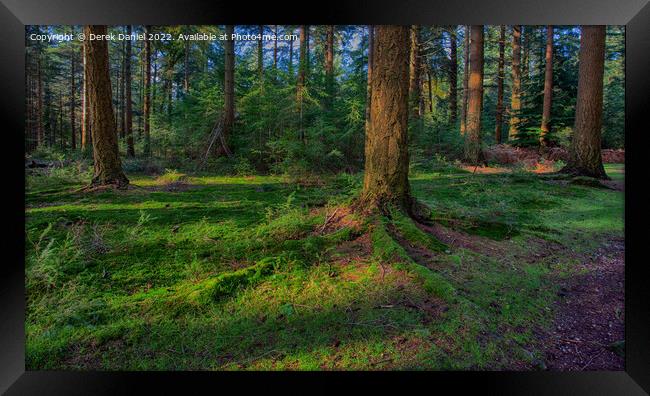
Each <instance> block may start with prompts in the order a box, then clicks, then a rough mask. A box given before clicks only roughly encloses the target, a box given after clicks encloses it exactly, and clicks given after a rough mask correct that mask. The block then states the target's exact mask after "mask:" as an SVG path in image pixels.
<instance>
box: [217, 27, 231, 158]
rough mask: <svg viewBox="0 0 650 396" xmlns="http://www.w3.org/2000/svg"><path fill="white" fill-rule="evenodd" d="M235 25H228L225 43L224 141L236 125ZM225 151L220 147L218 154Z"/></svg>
mask: <svg viewBox="0 0 650 396" xmlns="http://www.w3.org/2000/svg"><path fill="white" fill-rule="evenodd" d="M234 32H235V26H234V25H226V36H227V40H226V41H225V42H224V47H225V64H224V66H225V67H224V70H225V74H224V123H223V137H224V140H225V141H227V139H229V138H230V135H232V132H233V128H234V125H235V41H234V39H233V37H232V36H233V33H234ZM224 151H225V149H224V148H223V147H220V149H219V151H218V154H222V153H223V152H224Z"/></svg>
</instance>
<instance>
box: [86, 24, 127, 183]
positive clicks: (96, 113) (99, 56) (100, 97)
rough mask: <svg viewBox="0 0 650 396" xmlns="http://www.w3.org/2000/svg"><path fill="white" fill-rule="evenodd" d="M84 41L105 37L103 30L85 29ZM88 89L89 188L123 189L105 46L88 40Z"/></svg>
mask: <svg viewBox="0 0 650 396" xmlns="http://www.w3.org/2000/svg"><path fill="white" fill-rule="evenodd" d="M84 30H85V33H86V37H90V35H91V34H96V35H104V34H106V26H100V25H89V26H85V27H84ZM87 43H88V77H89V78H88V86H89V89H90V111H91V114H92V116H91V120H92V127H91V130H92V133H93V158H94V159H95V167H94V175H93V179H92V182H91V184H92V185H116V186H118V187H126V185H128V183H129V180H128V179H127V178H126V176H125V175H124V172H123V171H122V164H121V161H120V157H119V153H118V147H117V130H116V127H115V118H114V116H113V106H112V104H111V81H110V74H109V58H108V45H107V41H105V40H89V41H87Z"/></svg>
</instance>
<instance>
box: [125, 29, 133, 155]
mask: <svg viewBox="0 0 650 396" xmlns="http://www.w3.org/2000/svg"><path fill="white" fill-rule="evenodd" d="M126 34H127V35H128V36H130V35H131V25H128V26H127V27H126ZM124 57H125V58H124V86H125V90H126V94H125V100H126V104H125V108H124V112H125V117H124V134H125V135H126V146H127V147H126V155H127V156H128V157H135V147H134V145H133V103H132V98H131V40H127V41H126V53H125V54H124Z"/></svg>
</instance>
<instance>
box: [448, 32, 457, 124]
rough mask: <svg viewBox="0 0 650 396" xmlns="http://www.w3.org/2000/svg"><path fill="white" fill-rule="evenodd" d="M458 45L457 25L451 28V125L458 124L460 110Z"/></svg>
mask: <svg viewBox="0 0 650 396" xmlns="http://www.w3.org/2000/svg"><path fill="white" fill-rule="evenodd" d="M456 47H457V46H456V26H454V27H452V28H451V29H449V125H455V124H456V118H457V112H458V99H457V97H458V94H457V92H458V87H457V84H458V57H457V54H456V51H457V49H456Z"/></svg>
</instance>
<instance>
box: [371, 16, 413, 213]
mask: <svg viewBox="0 0 650 396" xmlns="http://www.w3.org/2000/svg"><path fill="white" fill-rule="evenodd" d="M409 30H410V29H409V27H406V26H389V25H380V26H376V27H375V38H374V42H373V67H372V69H373V71H372V82H371V84H372V87H371V90H372V93H371V96H372V98H371V108H370V128H369V130H368V133H367V134H366V147H365V153H366V156H365V173H364V181H363V191H362V194H361V203H362V205H363V206H364V207H366V208H369V209H379V210H383V209H385V208H386V207H387V205H391V204H392V205H395V206H397V207H399V208H402V209H405V210H408V211H409V212H410V211H411V209H412V205H413V198H412V197H411V192H410V187H409V181H408V170H409V159H408V158H409V157H408V144H407V133H408V113H409V111H408V107H409V105H408V103H409V95H408V94H409V47H410V43H409Z"/></svg>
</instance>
